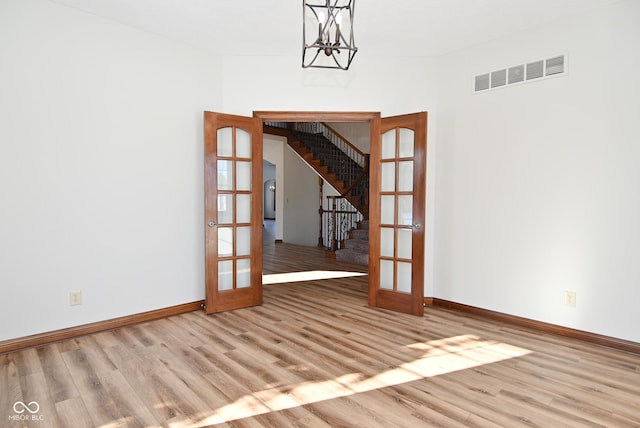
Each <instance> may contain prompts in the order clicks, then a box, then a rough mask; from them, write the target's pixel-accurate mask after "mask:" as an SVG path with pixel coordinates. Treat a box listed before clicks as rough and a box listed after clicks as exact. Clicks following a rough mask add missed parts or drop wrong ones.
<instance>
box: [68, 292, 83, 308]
mask: <svg viewBox="0 0 640 428" xmlns="http://www.w3.org/2000/svg"><path fill="white" fill-rule="evenodd" d="M81 304H82V291H71V292H69V306H77V305H81Z"/></svg>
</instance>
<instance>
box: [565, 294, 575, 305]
mask: <svg viewBox="0 0 640 428" xmlns="http://www.w3.org/2000/svg"><path fill="white" fill-rule="evenodd" d="M564 305H565V306H571V307H572V308H575V307H576V292H575V291H565V292H564Z"/></svg>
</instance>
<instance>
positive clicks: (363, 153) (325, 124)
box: [320, 122, 367, 159]
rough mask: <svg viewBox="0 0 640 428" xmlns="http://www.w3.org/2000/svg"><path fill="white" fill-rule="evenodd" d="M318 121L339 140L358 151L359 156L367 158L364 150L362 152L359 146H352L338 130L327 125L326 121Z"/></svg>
mask: <svg viewBox="0 0 640 428" xmlns="http://www.w3.org/2000/svg"><path fill="white" fill-rule="evenodd" d="M320 123H322V124H323V125H324V126H325V127H326V128H327V129H329V130H330V131H331V132H332V133H334V134H335V135H336V137H338V138H340V140H342V142H343V143H345V144H346V145H347V146H349V147H351V148H352V149H353V151H354V152H356V153H358V154H359V155H360V156H362V157H363V158H365V159H366V158H367V154H366V153H365V152H363V151H362V150H360V149H359V148H357V147H356V146H354V145H353V144H352V143H351V142H350V141H349V140H347V139H346V138H344V137H343V136H342V134H340V133H339V132H338V131H336V130H335V129H333V128H332V127H331V126H329V125H327V123H326V122H320Z"/></svg>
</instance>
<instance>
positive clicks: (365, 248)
mask: <svg viewBox="0 0 640 428" xmlns="http://www.w3.org/2000/svg"><path fill="white" fill-rule="evenodd" d="M344 248H345V249H348V250H357V251H360V252H363V253H369V241H366V240H364V239H347V240H346V241H344Z"/></svg>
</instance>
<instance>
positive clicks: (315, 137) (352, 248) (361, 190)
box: [264, 122, 369, 265]
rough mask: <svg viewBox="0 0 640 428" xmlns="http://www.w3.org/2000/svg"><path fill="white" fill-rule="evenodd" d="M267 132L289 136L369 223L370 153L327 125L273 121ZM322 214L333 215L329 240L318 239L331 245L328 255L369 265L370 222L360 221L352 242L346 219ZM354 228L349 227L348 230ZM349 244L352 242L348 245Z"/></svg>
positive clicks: (342, 211) (291, 144)
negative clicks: (362, 150)
mask: <svg viewBox="0 0 640 428" xmlns="http://www.w3.org/2000/svg"><path fill="white" fill-rule="evenodd" d="M264 133H267V134H271V135H280V136H284V137H286V139H287V144H288V145H289V146H290V147H291V148H292V149H293V150H294V151H295V152H296V153H297V154H298V155H299V156H300V157H301V158H302V159H303V160H304V161H305V162H306V163H307V164H308V165H309V166H310V167H311V168H313V169H314V170H315V171H316V172H317V173H318V175H319V176H320V177H322V179H323V180H324V181H326V182H327V183H329V184H330V185H331V186H332V187H333V188H334V189H335V190H336V191H337V192H338V193H339V194H340V195H341V197H342V198H344V199H345V200H346V201H347V202H348V203H349V204H351V206H353V208H355V209H356V210H357V212H359V213H360V215H359V218H361V219H362V218H364V219H365V220H366V219H367V218H368V217H369V168H368V155H367V154H364V153H362V152H361V151H360V150H358V149H357V148H356V147H354V146H353V145H352V144H351V143H349V142H348V141H347V140H346V139H344V138H343V137H342V136H340V135H339V134H338V133H337V132H335V131H334V130H333V129H331V128H330V127H329V126H327V125H326V124H320V123H274V122H270V123H265V125H264ZM333 204H335V200H334V201H333ZM334 207H335V205H334ZM320 211H321V213H323V214H329V215H332V216H333V218H332V219H329V221H328V223H331V226H327V229H328V228H329V227H331V229H332V230H331V231H327V232H328V235H326V239H322V237H321V239H319V242H320V243H322V242H328V244H325V245H324V246H325V247H326V248H327V249H328V254H327V256H328V257H335V258H336V259H339V260H345V261H349V262H352V263H359V264H364V265H367V264H368V261H369V256H368V253H369V250H368V248H369V240H368V222H366V226H362V222H360V223H359V224H358V228H357V229H353V230H350V231H349V232H348V237H349V239H346V238H347V236H346V235H347V233H346V230H344V227H345V224H344V223H342V220H341V219H342V218H343V217H341V218H340V219H337V217H336V212H335V211H331V212H329V211H326V210H323V208H322V207H321V209H320ZM337 212H338V213H339V215H341V216H344V215H348V214H355V213H356V212H353V213H352V212H348V211H345V210H344V209H340V210H338V211H337ZM351 218H353V217H351ZM321 224H322V220H321ZM349 224H350V225H355V224H356V223H355V222H350V223H349ZM351 227H352V226H348V229H351ZM321 228H322V226H321ZM341 229H342V230H341ZM348 229H347V230H348ZM352 241H353V242H352ZM347 242H349V244H348V245H347ZM319 245H323V244H319Z"/></svg>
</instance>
